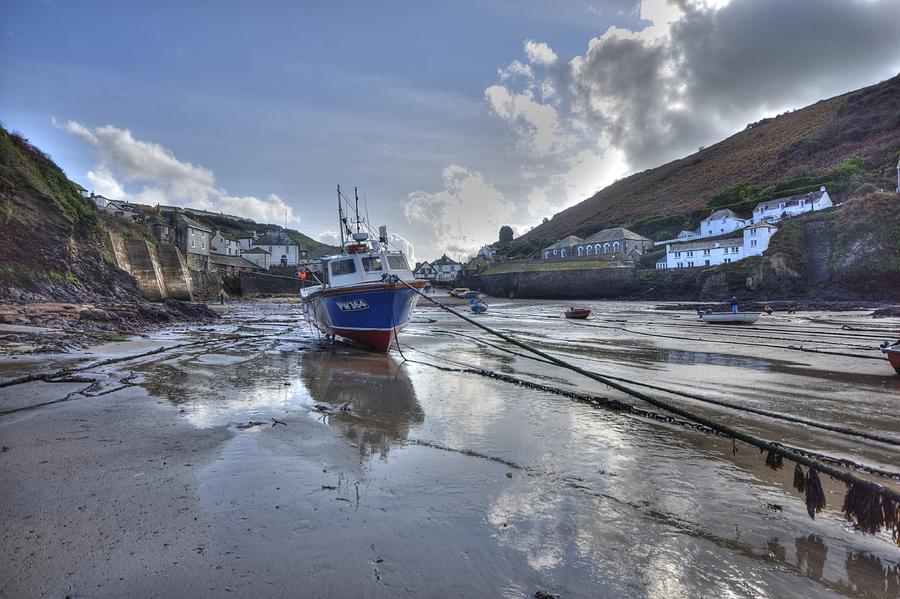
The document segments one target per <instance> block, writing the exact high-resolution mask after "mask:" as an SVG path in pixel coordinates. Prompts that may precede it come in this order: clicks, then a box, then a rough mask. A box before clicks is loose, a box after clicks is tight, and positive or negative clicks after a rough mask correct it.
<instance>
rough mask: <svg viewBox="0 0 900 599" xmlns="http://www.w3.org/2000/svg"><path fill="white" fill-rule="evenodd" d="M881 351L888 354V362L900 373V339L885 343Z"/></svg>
mask: <svg viewBox="0 0 900 599" xmlns="http://www.w3.org/2000/svg"><path fill="white" fill-rule="evenodd" d="M881 351H882V352H884V353H885V354H887V359H888V362H890V363H891V366H893V367H894V371H895V372H896V373H897V374H900V340H897V341H894V342H893V343H885V344H884V345H882V346H881Z"/></svg>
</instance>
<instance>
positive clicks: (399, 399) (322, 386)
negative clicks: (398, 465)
mask: <svg viewBox="0 0 900 599" xmlns="http://www.w3.org/2000/svg"><path fill="white" fill-rule="evenodd" d="M300 378H301V380H302V381H303V383H304V385H305V386H306V388H307V390H308V391H309V394H310V396H311V397H312V399H313V401H314V402H315V403H317V404H324V405H326V406H329V407H330V408H333V409H334V410H335V411H334V413H333V415H332V416H331V417H330V419H331V421H332V422H337V423H339V424H340V425H341V426H342V428H343V430H344V434H345V435H346V436H347V437H348V438H349V439H351V440H352V441H353V442H354V443H356V444H357V445H358V447H359V452H360V454H361V455H363V456H368V455H374V454H376V453H377V454H378V455H379V456H381V457H386V456H387V454H388V451H389V450H390V448H391V446H392V445H395V444H397V443H400V442H402V441H404V440H405V439H406V437H407V435H408V434H409V429H410V427H411V426H412V425H415V424H417V423H421V422H422V421H423V420H424V413H423V412H422V407H421V406H420V405H419V401H418V400H417V399H416V391H415V389H414V388H413V385H412V382H410V380H409V376H408V375H407V373H406V369H405V368H401V367H399V366H398V364H397V362H396V361H395V360H394V359H393V358H392V357H391V356H389V355H385V354H373V353H363V352H358V351H350V350H342V351H336V352H307V353H305V354H304V355H303V359H302V360H301V373H300Z"/></svg>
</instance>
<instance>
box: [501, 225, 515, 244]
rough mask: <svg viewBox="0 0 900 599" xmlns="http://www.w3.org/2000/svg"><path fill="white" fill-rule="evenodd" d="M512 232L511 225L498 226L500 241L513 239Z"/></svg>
mask: <svg viewBox="0 0 900 599" xmlns="http://www.w3.org/2000/svg"><path fill="white" fill-rule="evenodd" d="M513 237H514V234H513V230H512V227H510V226H509V225H503V226H502V227H500V243H503V244H506V243H509V242H511V241H512V240H513Z"/></svg>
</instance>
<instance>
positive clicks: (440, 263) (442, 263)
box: [431, 254, 462, 283]
mask: <svg viewBox="0 0 900 599" xmlns="http://www.w3.org/2000/svg"><path fill="white" fill-rule="evenodd" d="M431 266H432V268H434V271H435V274H434V280H435V281H437V282H438V283H449V282H450V281H453V280H454V279H456V274H457V273H458V272H459V271H460V270H462V264H460V263H459V262H457V261H456V260H454V259H453V258H448V257H447V254H444V255H443V256H441V257H440V258H438V259H437V260H435V261H434V262H432V263H431Z"/></svg>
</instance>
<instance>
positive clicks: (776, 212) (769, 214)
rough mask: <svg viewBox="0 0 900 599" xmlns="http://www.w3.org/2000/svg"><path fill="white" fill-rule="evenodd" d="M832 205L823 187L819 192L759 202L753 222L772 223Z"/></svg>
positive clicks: (754, 212)
mask: <svg viewBox="0 0 900 599" xmlns="http://www.w3.org/2000/svg"><path fill="white" fill-rule="evenodd" d="M833 205H834V204H832V202H831V198H830V197H828V192H827V191H825V186H824V185H823V186H822V187H820V188H819V191H812V192H809V193H801V194H797V195H792V196H788V197H786V198H778V199H777V200H772V201H770V202H760V203H759V204H757V205H756V208H754V209H753V222H754V223H759V222H762V221H767V222H770V223H774V222H778V221H779V220H781V219H782V218H786V217H791V216H797V215H798V214H802V213H804V212H812V211H813V210H824V209H825V208H831V207H832V206H833Z"/></svg>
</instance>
